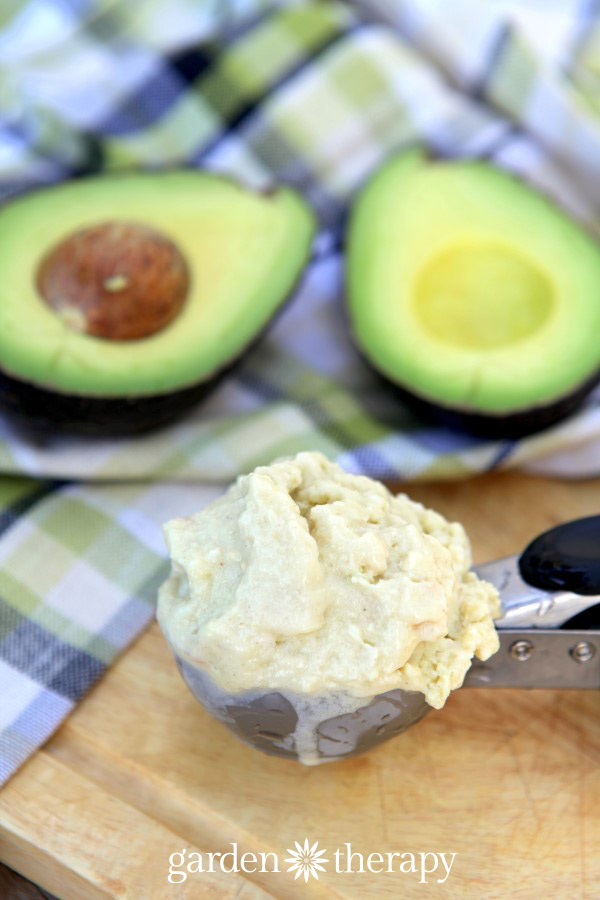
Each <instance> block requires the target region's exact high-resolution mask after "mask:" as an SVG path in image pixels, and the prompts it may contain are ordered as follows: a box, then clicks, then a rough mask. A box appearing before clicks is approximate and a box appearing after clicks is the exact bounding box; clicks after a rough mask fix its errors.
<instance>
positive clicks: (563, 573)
mask: <svg viewBox="0 0 600 900" xmlns="http://www.w3.org/2000/svg"><path fill="white" fill-rule="evenodd" d="M475 571H476V572H477V574H478V575H479V576H480V577H481V578H485V579H486V580H487V581H491V582H492V584H494V585H495V586H496V588H497V589H498V591H499V593H500V599H501V601H502V616H501V617H500V618H499V619H496V627H497V628H498V632H499V638H500V649H499V651H498V653H496V654H494V656H492V657H490V659H488V660H486V661H485V662H481V661H479V660H474V662H473V665H472V666H471V668H470V670H469V671H468V672H467V676H466V678H465V682H464V684H465V687H517V688H560V689H564V688H576V689H579V690H581V689H586V688H587V689H590V688H592V689H598V688H600V630H592V629H585V630H577V631H575V630H571V629H569V630H559V626H561V625H563V624H564V623H565V622H567V621H568V620H569V619H571V618H572V617H573V616H575V615H577V614H578V613H580V612H583V611H584V610H586V609H589V608H590V607H591V606H595V605H596V604H597V603H600V516H589V517H587V518H584V519H576V520H574V521H572V522H566V523H564V524H562V525H557V526H556V527H555V528H551V529H549V530H548V531H544V532H543V533H542V534H540V535H538V537H536V538H534V540H533V541H531V543H530V544H528V546H527V547H526V548H525V550H524V551H523V553H521V554H520V556H508V557H506V558H505V559H499V560H496V561H495V562H491V563H486V564H485V565H482V566H478V567H477V568H476V569H475Z"/></svg>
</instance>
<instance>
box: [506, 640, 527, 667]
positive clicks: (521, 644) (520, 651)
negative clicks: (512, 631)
mask: <svg viewBox="0 0 600 900" xmlns="http://www.w3.org/2000/svg"><path fill="white" fill-rule="evenodd" d="M532 653H533V644H532V643H531V641H525V640H522V641H515V642H514V644H512V645H511V648H510V655H511V656H512V657H513V659H518V660H519V662H525V660H526V659H529V657H530V656H531V654H532Z"/></svg>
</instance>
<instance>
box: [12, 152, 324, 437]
mask: <svg viewBox="0 0 600 900" xmlns="http://www.w3.org/2000/svg"><path fill="white" fill-rule="evenodd" d="M165 171H169V170H168V169H166V170H165ZM124 174H127V173H124ZM211 174H212V173H211ZM214 177H215V178H220V179H221V180H222V181H224V182H227V183H230V184H234V185H237V186H242V187H245V189H246V190H254V191H255V193H258V194H261V195H263V196H267V197H268V196H271V195H272V194H274V193H276V192H277V190H278V187H279V186H278V185H272V186H268V187H265V188H262V189H261V188H249V187H248V186H247V185H244V184H243V182H242V181H239V180H236V179H235V178H233V177H231V176H229V175H217V174H215V175H214ZM63 183H64V182H62V181H60V182H57V183H56V185H51V186H50V187H58V186H60V185H61V184H63ZM35 190H36V188H32V189H31V191H23V192H21V193H20V194H18V195H15V196H14V198H11V200H12V199H14V200H16V199H18V198H19V197H21V196H23V194H25V193H32V192H35ZM9 202H10V201H9ZM311 255H312V241H311V242H310V243H309V244H308V245H307V248H306V254H305V259H304V263H303V265H302V266H301V268H300V270H299V274H298V277H297V279H296V281H295V282H294V284H293V285H292V286H291V288H290V290H289V291H288V294H287V296H286V297H285V298H283V299H282V300H281V302H280V304H279V306H278V308H277V309H276V310H275V312H274V313H273V315H272V316H271V318H270V319H269V320H268V322H267V323H266V324H265V325H264V327H263V328H262V329H261V330H260V331H258V332H257V334H256V335H254V337H253V338H252V339H251V340H250V341H249V343H248V344H247V345H246V346H245V347H242V348H241V350H240V352H239V353H238V354H237V355H236V356H235V357H234V358H233V359H231V360H229V361H224V362H223V365H222V366H221V367H220V368H219V369H218V370H217V371H215V372H214V373H213V374H211V375H209V376H208V377H207V378H205V379H203V380H202V381H200V382H197V383H196V384H191V385H186V386H185V387H182V388H180V389H178V390H175V391H170V392H167V393H160V394H148V395H133V396H130V397H127V396H123V397H102V396H91V395H85V394H73V393H65V392H61V391H57V390H53V389H51V388H48V387H45V386H44V385H42V384H34V383H32V382H28V381H24V380H23V379H20V378H17V377H15V376H14V375H12V374H11V373H9V372H6V371H4V370H2V368H1V365H2V361H1V360H0V409H1V411H2V413H5V414H6V415H7V416H8V417H9V419H11V420H13V422H14V423H15V425H17V426H18V427H19V428H20V429H21V430H22V431H23V432H24V433H25V434H29V435H30V436H31V437H33V438H34V439H42V440H43V439H44V438H45V437H48V436H51V435H52V434H53V433H59V434H77V435H88V436H90V437H127V436H129V437H130V436H133V435H137V434H143V433H145V432H149V431H153V430H155V429H157V428H161V427H163V426H165V425H169V424H171V423H172V422H174V421H176V420H177V419H179V418H180V417H181V416H182V415H183V414H184V413H186V412H187V411H188V410H190V409H191V408H192V407H194V406H196V405H197V404H198V403H200V401H202V400H203V399H204V398H205V397H207V396H208V395H209V394H210V393H211V392H212V391H213V390H214V389H215V388H216V387H217V386H218V385H219V383H220V382H221V381H222V380H223V379H224V378H225V377H226V376H227V375H228V374H229V373H230V372H231V370H232V369H233V368H234V367H235V366H236V365H237V364H238V363H240V362H241V361H242V360H243V359H244V357H245V356H246V355H247V354H248V353H250V352H251V351H252V350H253V349H254V348H255V347H256V345H257V344H258V343H259V342H260V341H261V339H262V338H263V337H264V336H265V335H266V334H267V332H268V330H269V329H270V327H271V326H272V325H273V324H274V322H275V321H276V320H277V319H278V317H279V316H280V315H281V314H282V312H283V311H284V309H285V308H286V307H287V305H288V304H289V303H290V302H291V300H292V299H293V297H294V295H295V294H296V291H297V290H298V289H299V287H300V285H301V283H302V280H303V278H304V274H305V272H306V268H307V266H308V263H309V261H310V258H311Z"/></svg>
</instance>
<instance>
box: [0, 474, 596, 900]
mask: <svg viewBox="0 0 600 900" xmlns="http://www.w3.org/2000/svg"><path fill="white" fill-rule="evenodd" d="M409 492H410V494H411V495H412V496H414V497H415V498H417V499H419V500H422V501H424V502H425V503H427V504H430V505H432V506H434V507H436V508H438V509H439V510H440V511H441V512H443V513H444V514H446V515H447V516H449V517H450V518H453V519H460V520H461V521H463V522H464V524H465V525H466V527H467V529H468V531H469V533H470V536H471V538H472V541H473V545H474V549H475V558H476V561H477V562H482V561H484V560H486V559H491V558H494V557H498V556H501V555H505V554H508V553H512V552H516V551H518V550H520V549H521V548H522V547H523V546H524V544H525V543H526V542H527V541H528V540H529V539H530V538H531V537H533V536H534V535H535V534H536V533H537V532H539V531H541V530H542V529H544V528H547V527H549V526H551V525H553V524H555V523H557V522H560V521H564V520H567V519H569V518H574V517H577V516H580V515H587V514H592V513H597V512H599V511H600V480H594V481H585V482H576V483H562V482H552V481H548V480H543V479H534V478H528V477H525V476H519V475H508V474H507V475H495V476H484V477H480V478H477V479H474V480H472V481H469V482H466V483H463V482H461V483H455V484H444V485H419V486H411V487H410V488H409ZM305 837H308V838H309V839H310V840H311V842H312V841H316V840H318V841H319V844H320V847H321V848H326V849H327V850H328V851H329V854H328V856H329V857H330V858H331V855H332V852H333V851H334V850H335V849H336V848H338V847H341V848H343V847H344V845H345V843H347V842H350V843H351V844H352V850H353V851H359V852H361V853H363V854H365V855H366V854H368V853H371V852H379V853H385V852H396V851H400V852H402V851H411V852H420V851H423V852H424V851H437V852H446V853H456V854H457V856H456V859H455V862H454V865H453V867H452V871H451V874H450V876H449V878H448V879H447V881H446V882H445V883H444V884H443V885H440V884H438V883H437V881H436V875H435V874H434V875H433V876H429V883H427V884H420V883H418V876H417V875H414V874H402V873H400V872H394V873H390V874H383V873H381V874H371V873H367V872H365V873H363V874H361V873H358V872H356V873H354V874H336V873H335V872H334V871H333V870H332V867H328V870H327V872H326V873H325V874H323V875H321V876H320V880H319V881H318V882H317V881H311V882H309V884H308V885H305V884H304V881H294V880H293V879H292V877H291V876H290V875H289V874H287V873H286V872H285V871H282V872H280V873H265V874H262V875H261V874H253V875H243V874H241V873H240V874H238V875H236V874H224V873H221V872H218V873H215V874H212V875H211V874H209V873H205V874H195V875H189V876H188V879H187V881H186V882H185V883H183V884H177V885H170V884H169V883H168V881H167V872H168V857H169V855H170V854H171V853H173V852H175V851H180V850H182V849H183V848H186V849H187V850H188V851H190V850H193V849H197V850H199V851H201V852H207V851H219V850H220V851H226V850H229V849H231V848H230V843H231V842H237V843H238V845H239V848H240V852H242V851H244V850H247V851H254V852H257V851H258V852H260V851H268V850H273V851H276V852H277V853H278V854H279V856H280V858H283V857H285V856H287V855H288V854H287V853H286V852H285V850H286V849H287V848H288V847H290V846H293V841H295V840H298V841H303V840H304V838H305ZM0 860H2V861H3V862H5V863H6V864H7V865H9V866H11V867H12V868H14V869H16V870H18V871H20V872H22V873H23V874H24V875H25V876H27V877H28V878H30V879H32V880H33V881H35V882H36V883H38V884H40V885H41V886H42V887H44V888H45V889H47V890H49V891H51V892H52V893H54V894H56V895H57V896H59V897H61V898H64V900H70V898H85V900H88V898H91V900H93V898H100V897H102V898H107V897H128V898H135V900H151V898H163V897H164V898H171V897H174V898H175V897H178V898H187V897H216V898H221V897H230V898H233V897H236V898H244V900H250V898H252V900H254V898H259V897H265V896H269V895H271V896H275V897H283V898H288V897H308V898H311V897H347V898H358V897H360V898H364V897H390V898H391V897H409V898H411V897H429V896H435V897H442V898H486V900H492V898H509V897H510V898H523V900H525V898H527V900H529V898H536V900H537V898H542V897H548V898H552V900H561V898H565V900H573V898H586V900H588V898H589V900H592V898H598V897H600V692H595V691H588V692H584V691H516V690H513V691H506V690H466V689H465V690H462V691H457V692H456V693H455V694H453V695H452V697H451V698H450V699H449V700H448V702H447V704H446V706H445V707H444V709H443V710H441V711H439V712H432V713H431V714H430V715H429V716H427V717H426V719H424V720H423V722H421V723H420V724H418V725H417V726H415V727H414V728H413V729H411V730H410V731H409V732H407V733H406V734H405V735H402V736H400V737H398V738H396V739H395V740H392V741H390V742H388V743H387V744H384V745H382V746H380V747H379V748H377V749H375V750H373V751H371V752H370V753H368V754H367V755H365V756H363V757H358V758H356V759H354V760H348V761H347V762H343V763H335V764H330V765H326V766H320V767H317V768H304V767H302V766H300V765H298V764H296V763H294V762H289V761H286V760H280V759H275V758H269V757H265V756H263V755H262V754H259V753H258V752H256V751H254V750H251V749H248V748H246V747H245V746H243V745H242V744H240V743H238V741H237V740H236V739H235V738H234V737H232V736H231V735H230V734H229V733H228V732H227V731H226V730H225V729H224V727H223V726H222V725H220V724H218V723H217V722H215V721H213V720H212V719H211V718H210V717H209V716H208V715H207V713H205V712H204V710H203V709H202V708H201V707H200V706H199V705H198V704H197V703H196V702H195V701H194V699H193V698H192V696H191V695H190V694H189V692H188V691H187V688H186V687H185V686H184V684H183V682H182V681H181V679H180V677H179V674H178V672H177V670H176V668H175V665H174V664H173V662H172V660H171V658H170V656H169V653H168V651H167V648H166V646H165V643H164V641H163V639H162V637H161V635H160V633H159V630H158V628H157V627H156V626H155V625H154V626H152V627H151V628H150V629H149V630H148V631H147V632H146V633H145V634H144V635H143V636H142V637H141V638H140V639H139V640H138V641H137V642H136V643H135V644H134V645H133V646H132V647H131V648H130V649H129V650H128V651H127V652H126V653H125V654H124V655H123V656H122V658H121V659H120V660H119V662H118V663H117V664H116V665H115V666H113V667H112V668H111V669H110V671H109V672H108V673H107V674H106V676H105V677H104V678H103V680H102V682H101V683H100V684H99V685H98V686H97V687H96V688H95V689H94V690H93V691H92V693H91V694H90V695H89V697H88V698H87V699H86V700H85V701H84V702H83V703H81V705H80V706H79V707H78V708H77V710H76V711H75V713H74V714H73V715H72V716H71V717H70V718H69V719H68V721H67V722H66V723H65V724H64V725H63V727H62V728H61V729H60V730H59V731H58V733H57V734H56V735H55V736H54V738H53V739H52V740H50V741H49V743H48V744H47V745H46V746H45V747H44V749H43V750H41V751H40V752H38V753H37V754H36V756H35V757H34V758H32V759H31V760H30V761H29V762H28V763H27V764H26V765H25V766H24V767H23V768H22V770H21V771H20V772H19V773H18V774H17V775H16V776H15V777H14V778H13V779H12V780H11V781H10V782H9V783H8V785H7V786H6V787H5V788H4V790H3V791H2V792H1V793H0ZM282 868H284V869H285V866H282Z"/></svg>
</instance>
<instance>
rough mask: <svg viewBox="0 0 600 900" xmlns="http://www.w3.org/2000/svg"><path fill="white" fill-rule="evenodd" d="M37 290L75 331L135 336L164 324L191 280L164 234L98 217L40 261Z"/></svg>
mask: <svg viewBox="0 0 600 900" xmlns="http://www.w3.org/2000/svg"><path fill="white" fill-rule="evenodd" d="M36 283H37V288H38V291H39V293H40V294H41V296H42V298H43V299H44V301H45V302H46V303H47V304H48V306H49V307H51V309H53V310H54V311H55V312H56V313H57V314H58V315H59V316H60V318H61V319H62V320H63V321H64V323H65V324H66V325H67V326H68V327H69V328H71V329H73V330H74V331H78V332H84V333H85V334H89V335H93V336H94V337H98V338H104V339H105V340H112V341H134V340H139V339H141V338H145V337H149V336H150V335H152V334H156V333H157V332H158V331H161V330H162V329H163V328H165V327H166V326H167V325H168V324H169V323H170V322H172V321H173V319H174V318H175V317H176V316H177V315H178V313H179V312H180V310H181V308H182V306H183V304H184V302H185V299H186V296H187V293H188V290H189V285H190V277H189V270H188V267H187V264H186V261H185V259H184V257H183V256H182V254H181V253H180V251H179V250H178V248H177V247H176V246H175V244H174V243H173V242H172V241H171V240H170V239H169V238H167V237H166V236H165V235H163V234H161V233H160V232H158V231H156V230H154V229H153V228H149V227H148V226H146V225H142V224H139V223H136V222H119V221H115V222H103V223H100V224H98V225H93V226H91V227H89V228H84V229H81V230H79V231H76V232H74V233H73V234H71V235H69V236H68V237H66V238H64V239H63V240H62V241H60V242H59V243H58V244H56V246H55V247H53V248H52V250H50V252H49V253H48V254H46V256H44V257H43V259H42V260H41V262H40V264H39V267H38V270H37V279H36Z"/></svg>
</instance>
